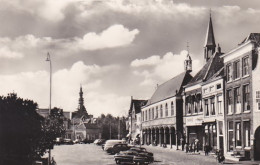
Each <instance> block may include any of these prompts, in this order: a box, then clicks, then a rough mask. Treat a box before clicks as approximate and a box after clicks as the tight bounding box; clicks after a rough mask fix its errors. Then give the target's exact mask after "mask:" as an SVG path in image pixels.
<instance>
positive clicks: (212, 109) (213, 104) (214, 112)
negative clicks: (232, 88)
mask: <svg viewBox="0 0 260 165" xmlns="http://www.w3.org/2000/svg"><path fill="white" fill-rule="evenodd" d="M210 104H211V106H210V110H211V115H216V110H215V97H212V98H210Z"/></svg>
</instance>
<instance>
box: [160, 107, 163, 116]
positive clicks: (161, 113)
mask: <svg viewBox="0 0 260 165" xmlns="http://www.w3.org/2000/svg"><path fill="white" fill-rule="evenodd" d="M160 117H161V118H162V117H163V106H162V105H161V107H160Z"/></svg>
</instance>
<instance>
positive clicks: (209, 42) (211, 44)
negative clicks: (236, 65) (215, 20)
mask: <svg viewBox="0 0 260 165" xmlns="http://www.w3.org/2000/svg"><path fill="white" fill-rule="evenodd" d="M215 49H216V43H215V37H214V31H213V25H212V19H211V10H210V16H209V24H208V29H207V34H206V39H205V45H204V59H205V61H206V62H207V61H208V60H209V59H210V57H211V56H212V55H213V54H214V53H215Z"/></svg>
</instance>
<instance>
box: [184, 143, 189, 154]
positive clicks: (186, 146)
mask: <svg viewBox="0 0 260 165" xmlns="http://www.w3.org/2000/svg"><path fill="white" fill-rule="evenodd" d="M185 149H186V153H188V152H189V144H188V143H186V144H185Z"/></svg>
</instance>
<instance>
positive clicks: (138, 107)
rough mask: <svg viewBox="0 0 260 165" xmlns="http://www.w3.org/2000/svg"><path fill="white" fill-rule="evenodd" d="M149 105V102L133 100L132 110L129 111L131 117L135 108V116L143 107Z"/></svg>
mask: <svg viewBox="0 0 260 165" xmlns="http://www.w3.org/2000/svg"><path fill="white" fill-rule="evenodd" d="M146 104H147V100H136V99H131V104H130V109H129V115H130V114H131V113H132V111H133V108H134V110H135V114H137V113H139V112H141V107H142V106H144V105H146Z"/></svg>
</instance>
